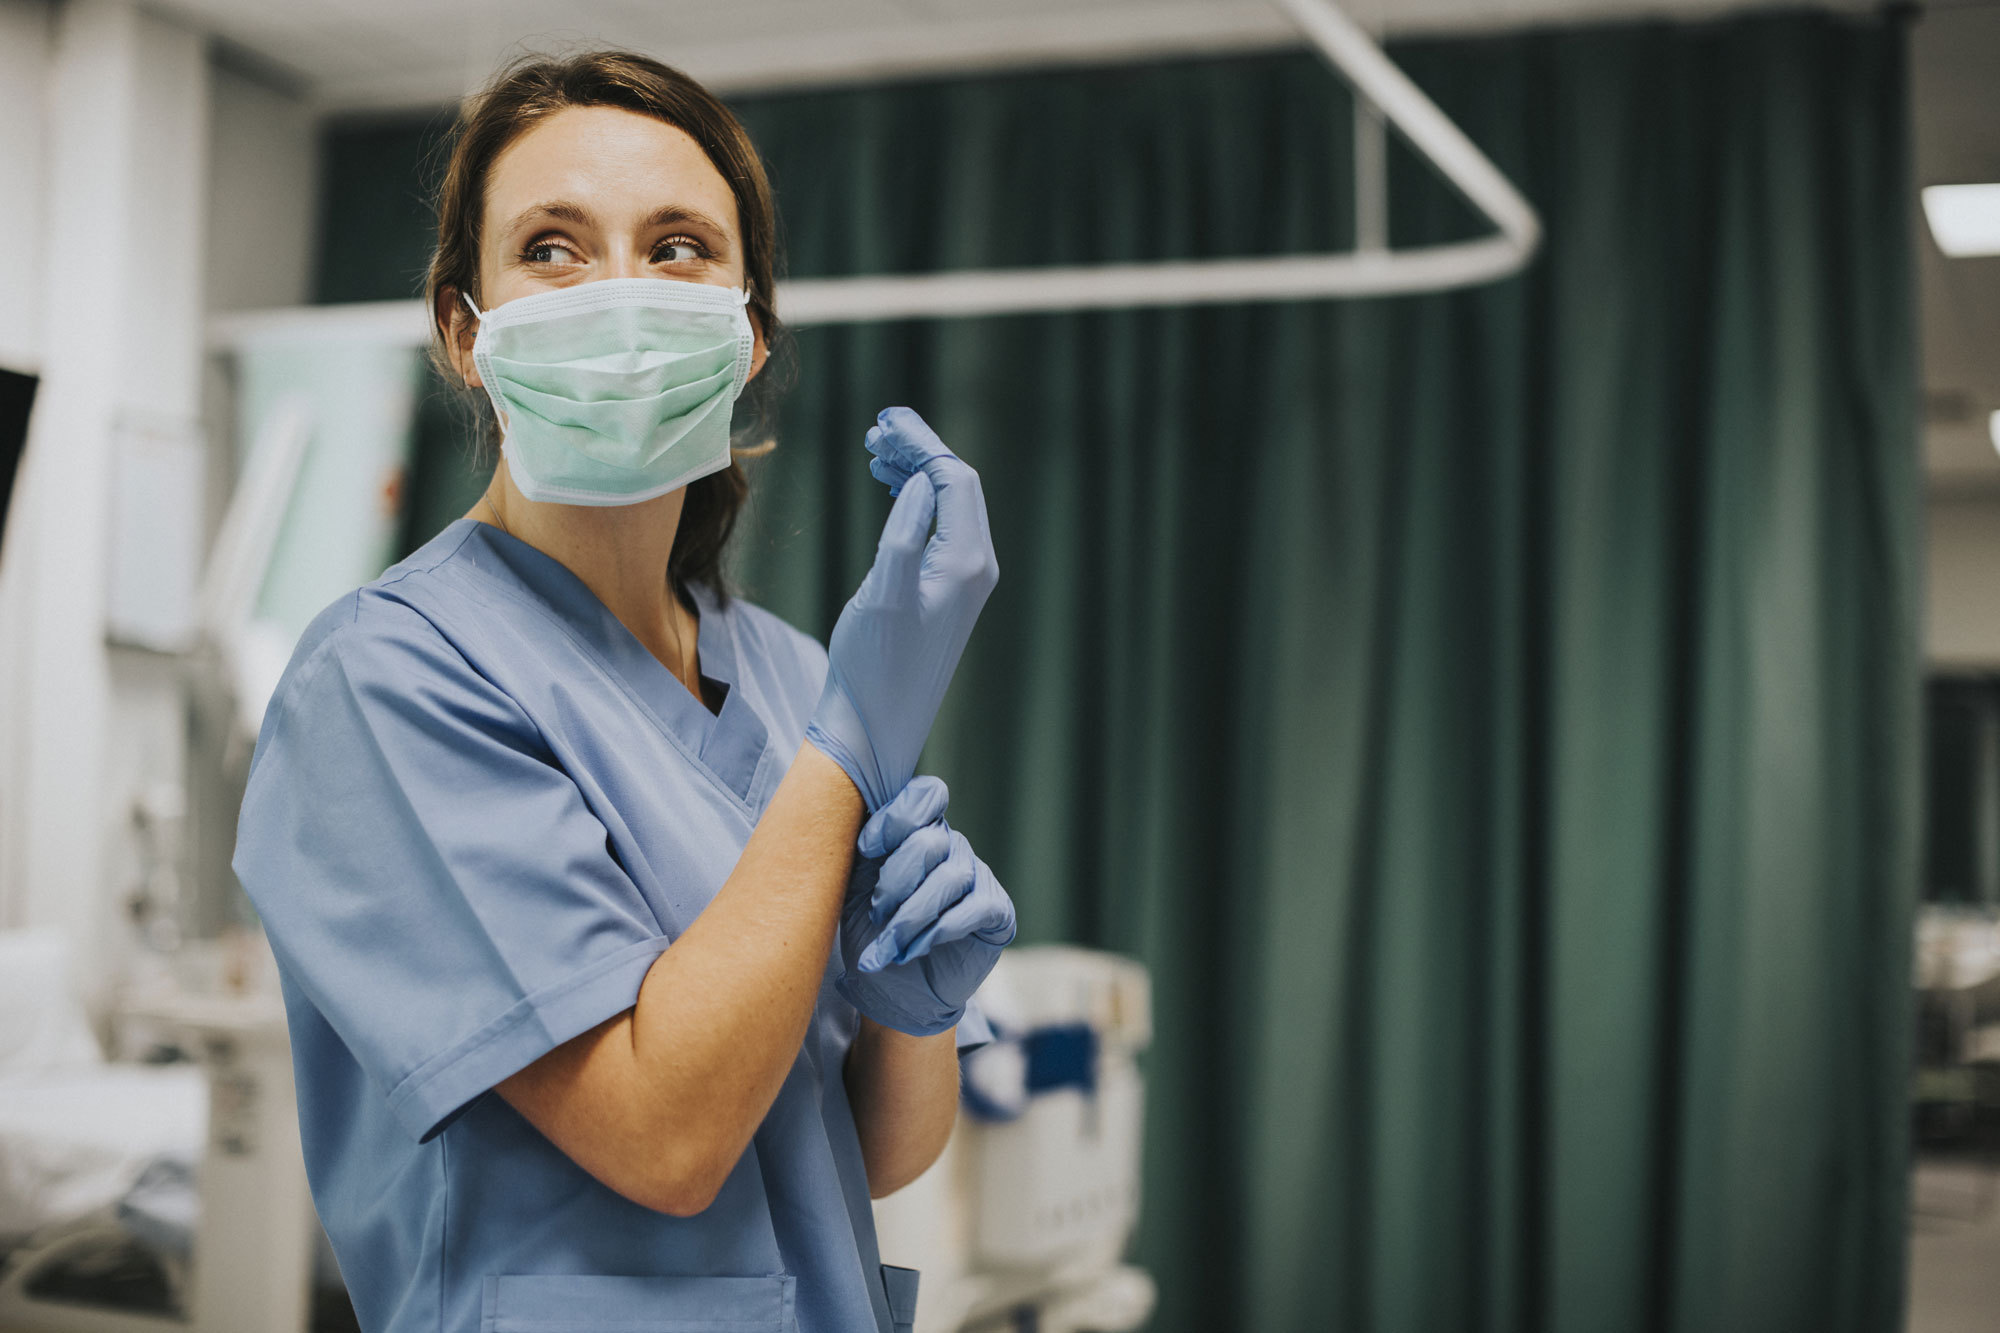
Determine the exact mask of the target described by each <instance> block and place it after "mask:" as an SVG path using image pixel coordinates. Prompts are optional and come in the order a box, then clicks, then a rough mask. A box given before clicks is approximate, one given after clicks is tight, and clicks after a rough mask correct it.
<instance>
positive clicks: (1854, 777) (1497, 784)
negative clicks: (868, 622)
mask: <svg viewBox="0 0 2000 1333" xmlns="http://www.w3.org/2000/svg"><path fill="white" fill-rule="evenodd" d="M1902 50H1903V42H1902V34H1901V31H1900V24H1899V23H1898V22H1897V21H1896V20H1893V19H1884V18H1872V17H1871V18H1836V17H1832V16H1826V15H1797V16H1784V17H1778V18H1760V19H1754V20H1747V21H1734V22H1730V23H1726V24H1722V25H1716V26H1704V27H1698V28H1679V27H1664V26H1635V27H1622V28H1616V29H1601V30H1594V31H1574V32H1548V33H1535V34H1530V35H1525V36H1512V37H1505V38H1498V39H1488V38H1482V39H1478V40H1458V41H1453V42H1437V43H1423V44H1408V45H1402V46H1399V47H1398V48H1397V49H1396V50H1395V52H1394V54H1395V55H1396V57H1397V58H1398V59H1399V60H1401V61H1402V62H1403V63H1404V65H1405V67H1406V68H1407V69H1408V70H1409V71H1410V73H1411V74H1412V75H1413V76H1414V77H1415V78H1416V79H1417V81H1418V82H1419V83H1421V84H1422V85H1423V86H1424V87H1425V88H1426V89H1427V90H1429V91H1430V92H1431V93H1432V94H1433V95H1434V96H1435V97H1436V98H1437V99H1438V100H1439V101H1440V103H1441V104H1442V105H1443V106H1444V108H1445V110H1446V111H1447V112H1448V113H1450V114H1451V115H1452V116H1453V117H1454V118H1455V119H1456V120H1457V121H1458V122H1459V123H1460V124H1461V125H1462V126H1464V127H1465V128H1466V129H1467V130H1468V132H1469V133H1470V134H1471V135H1472V136H1473V137H1474V138H1475V139H1476V140H1477V141H1478V142H1479V143H1480V144H1481V145H1482V146H1483V147H1485V148H1486V149H1487V150H1488V151H1490V152H1491V153H1492V154H1493V155H1494V157H1495V158H1496V159H1497V161H1498V162H1499V163H1500V165H1501V167H1502V168H1503V169H1504V170H1505V171H1507V172H1508V173H1509V175H1510V176H1512V177H1513V178H1514V179H1515V180H1516V181H1518V182H1520V183H1521V184H1522V186H1523V188H1524V189H1525V190H1526V192H1527V193H1528V194H1529V196H1530V197H1531V198H1532V199H1533V200H1534V201H1535V202H1536V204H1537V205H1538V206H1539V207H1540V208H1541V209H1542V210H1543V213H1544V217H1545V219H1546V221H1547V224H1548V242H1547V247H1546V250H1545V252H1544V254H1543V256H1542V258H1541V259H1540V260H1538V262H1537V263H1536V265H1535V267H1534V268H1533V270H1532V271H1531V272H1530V273H1529V274H1528V275H1526V276H1525V277H1523V278H1520V279H1516V280H1513V281H1510V282H1507V283H1504V284H1501V285H1498V286H1494V287H1489V288H1486V289H1483V290H1480V291H1476V292H1469V293H1460V294H1454V295H1442V296H1429V297H1420V298H1402V299H1395V300H1378V301H1366V302H1349V303H1321V304H1309V305H1242V306H1223V307H1212V308H1207V309H1180V310H1165V311H1148V312H1113V313H1090V314H1064V315H1049V316H1017V317H1008V318H997V319H983V320H975V321H958V322H936V323H924V322H915V323H907V324H895V325H886V326H874V327H857V328H841V329H823V330H806V331H803V332H801V334H800V335H799V339H798V350H799V353H800V363H801V364H800V374H799V380H798V383H797V385H796V388H795V389H794V391H793V393H792V395H791V398H790V400H789V404H788V407H787V410H786V412H785V415H784V418H783V422H782V431H781V444H780V448H779V450H778V452H777V453H776V454H775V455H773V456H772V457H771V458H770V459H768V460H767V461H766V462H765V463H764V464H762V465H761V467H760V471H759V474H758V477H757V482H756V484H757V488H758V496H757V500H756V506H757V507H756V511H755V521H754V523H753V525H752V530H751V531H750V533H749V534H748V535H747V537H746V539H745V541H744V544H743V547H742V550H741V558H740V560H739V568H740V570H741V573H742V575H743V579H744V582H745V584H746V586H747V587H748V589H749V590H750V592H751V594H752V595H753V596H755V597H757V598H759V599H760V600H762V601H764V602H765V603H766V604H768V605H770V606H772V607H773V608H774V609H775V610H777V611H779V612H780V613H781V614H784V615H786V616H788V617H789V618H791V619H792V620H793V621H794V622H795V623H798V624H800V625H802V626H805V627H807V628H809V629H811V630H813V631H815V632H817V633H822V634H823V633H824V632H825V631H826V630H827V629H828V628H829V627H830V625H831V624H832V621H833V618H834V616H835V615H836V614H837V612H838V609H839V607H840V605H841V603H842V602H843V601H844V600H845V598H846V596H847V595H848V593H849V592H851V591H852V589H853V587H854V586H855V584H856V582H857V581H858V580H859V578H860V575H861V573H862V571H863V570H864V569H865V568H866V565H867V561H868V557H869V555H870V553H871V551H872V548H873V544H874V540H875V537H876V534H877V531H878V530H879V526H880V523H881V519H882V516H883V514H884V513H885V511H886V500H885V498H884V497H883V496H882V494H881V493H880V490H879V488H878V487H877V486H876V485H875V484H874V483H873V482H871V481H870V480H869V479H868V477H867V474H866V471H865V470H864V466H863V465H864V463H865V461H866V458H865V455H864V454H863V452H862V448H861V435H862V432H863V431H864V430H865V428H866V427H867V426H868V424H869V422H870V419H871V418H872V416H873V414H874V413H875V411H876V410H877V409H878V408H880V407H882V406H883V405H885V404H888V403H909V404H911V405H913V406H915V407H917V408H918V409H919V410H920V411H922V412H923V413H924V414H925V415H926V416H927V417H928V418H929V419H930V420H931V421H932V422H933V423H934V424H936V425H937V427H938V428H939V430H940V431H941V433H942V434H943V435H944V437H945V438H946V439H947V440H948V441H950V442H951V443H952V444H953V446H954V447H955V448H956V449H958V450H959V451H960V452H961V453H963V454H964V455H965V456H966V457H967V458H969V459H971V460H972V461H973V462H974V463H975V465H976V466H977V467H978V468H979V469H980V472H981V475H982V477H983V478H984V479H985V483H986V488H987V494H988V497H989V501H990V504H991V509H992V515H993V523H994V529H995V540H996V543H997V546H998V550H999V555H1000V562H1001V568H1002V578H1001V583H1000V587H999V590H998V591H997V592H996V594H995V595H994V597H993V600H992V602H991V603H990V604H989V608H988V610H987V612H986V614H985V617H984V619H983V620H982V621H981V623H980V626H979V629H978V632H977V633H976V635H975V637H974V639H973V643H972V647H971V650H970V653H969V655H968V657H967V659H966V663H965V666H964V667H963V669H962V670H961V672H960V675H959V677H958V680H957V682H956V684H955V685H954V686H953V692H952V696H951V698H950V700H949V701H948V702H947V705H946V712H945V715H944V716H943V717H942V719H941V720H940V722H939V725H938V729H937V732H936V734H935V737H934V739H933V742H932V745H931V749H930V751H929V754H928V763H927V767H929V768H930V769H932V770H934V771H937V772H939V773H941V774H943V775H944V776H946V777H947V779H948V780H949V781H950V782H951V784H952V788H953V792H954V801H953V815H954V818H955V819H956V821H957V822H958V824H959V825H960V826H961V827H963V828H964V829H965V830H966V832H967V833H968V835H969V836H970V837H971V838H972V840H973V843H974V845H975V846H976V847H978V848H979V849H980V850H981V852H982V853H983V855H984V856H985V857H986V858H987V859H988V860H989V861H990V862H991V863H992V864H993V865H994V867H995V868H996V870H997V872H998V873H999V875H1000V877H1001V879H1002V880H1003V882H1004V883H1006V885H1007V886H1008V888H1009V889H1010V891H1011V892H1012V893H1013V894H1014V896H1015V898H1016V900H1017V901H1018V903H1019V904H1020V907H1021V912H1022V919H1023V938H1024V939H1030V940H1074V941H1079V942H1082V943H1086V944H1090V945H1096V946H1101V947H1105V948H1110V949H1116V950H1120V951H1123V952H1126V953H1130V954H1133V955H1135V956H1137V957H1139V958H1141V959H1143V960H1144V961H1145V962H1146V963H1147V964H1148V965H1149V966H1150V967H1151V969H1152V972H1153V978H1154V984H1155V987H1156V992H1155V994H1156V1003H1157V1014H1156V1020H1157V1025H1158V1033H1159V1036H1158V1041H1157V1045H1156V1047H1155V1049H1154V1050H1153V1052H1152V1054H1151V1055H1150V1056H1149V1060H1148V1074H1149V1080H1150V1082H1149V1093H1150V1098H1151V1102H1150V1110H1149V1121H1148V1133H1149V1135H1150V1138H1149V1141H1148V1144H1147V1151H1146V1177H1145V1200H1144V1217H1145V1220H1144V1224H1143V1231H1142V1235H1141V1237H1140V1241H1139V1245H1138V1254H1137V1258H1138V1260H1139V1261H1140V1262H1142V1263H1144V1264H1145V1265H1146V1266H1147V1267H1148V1268H1149V1269H1150V1270H1151V1271H1152V1272H1153V1274H1154V1275H1155V1276H1156V1277H1157V1278H1158V1280H1159V1283H1160V1289H1161V1308H1160V1312H1159V1314H1158V1316H1157V1318H1156V1319H1155V1321H1154V1324H1153V1327H1155V1328H1157V1329H1160V1330H1175V1331H1179V1330H1189V1331H1190V1333H1192V1331H1193V1330H1213V1329H1243V1330H1252V1329H1254V1330H1259V1331H1260V1333H1265V1331H1276V1330H1321V1329H1329V1330H1330V1329H1338V1330H1342V1331H1343V1333H1364V1331H1365V1330H1385V1331H1388V1330H1393V1331H1396V1333H1401V1331H1402V1330H1454V1331H1456V1330H1496V1331H1498V1330H1512V1331H1518V1333H1539V1331H1540V1330H1545V1329H1546V1330H1575V1331H1576V1333H1617V1331H1620V1330H1634V1331H1635V1333H1636V1331H1639V1330H1683V1331H1685V1333H1718V1331H1720V1330H1737V1329H1740V1330H1746V1331H1754V1333H1783V1331H1784V1330H1800V1331H1801V1333H1804V1331H1805V1330H1813V1331H1814V1333H1821V1331H1825V1330H1850V1329H1851V1330H1881V1331H1884V1333H1886V1331H1887V1330H1890V1329H1893V1328H1895V1327H1897V1326H1898V1325H1899V1323H1900V1308H1901V1251H1902V1235H1903V1192H1904V1182H1903V1169H1904V1161H1903V1149H1902V1140H1903V1132H1904V1131H1903V1123H1904V1121H1903V1102H1902V1097H1903V1082H1904V1060H1905V1056H1904V1051H1905V1037H1904V1026H1905V1002H1904V992H1905V980H1906V978H1905V967H1906V962H1905V955H1906V954H1907V952H1908V949H1909V945H1908V932H1907V919H1908V914H1909V909H1910V902H1911V899H1912V896H1913V892H1914V884H1915V879H1916V852H1915V837H1914V834H1915V828H1916V818H1915V815H1916V811H1915V805H1914V799H1913V798H1914V789H1915V775H1916V764H1915V742H1916V737H1917V714H1916V701H1917V688H1918V685H1917V660H1916V642H1917V637H1916V627H1915V615H1916V601H1915V599H1914V589H1915V579H1916V573H1915V569H1916V558H1917V552H1918V539H1917V527H1916V521H1915V520H1916V514H1917V504H1918V490H1917V478H1916V464H1915V453H1914V446H1913V422H1914V415H1913V407H1912V401H1913V389H1912V383H1913V371H1912V353H1911V331H1910V313H1909V304H1910V281H1909V277H1908V273H1907V271H1906V264H1907V260H1906V254H1907V250H1908V237H1907V234H1906V224H1907V211H1908V207H1909V191H1908V188H1907V171H1906V163H1905V160H1904V137H1905V109H1904V92H1903V84H1902ZM742 110H743V112H744V114H745V116H746V118H747V120H748V122H749V124H750V126H751V130H752V133H753V134H754V135H755V136H756V138H757V140H758V142H759V143H760V145H761V146H762V147H763V149H764V151H765V152H766V153H767V155H768V156H769V159H770V162H771V166H772V169H773V173H774V177H775V180H776V183H777V186H778V190H779V194H780V208H781V212H782V215H783V218H784V223H785V227H786V235H787V241H788V244H789V248H790V256H791V270H792V273H793V274H794V275H795V276H806V275H817V274H832V273H848V272H888V271H907V270H912V269H935V268H950V267H959V266H967V265H988V264H1050V263H1068V262H1087V261H1093V260H1133V259H1146V258H1155V257H1178V256H1194V255H1207V254H1229V253H1265V252H1277V251H1296V250H1304V249H1308V248H1313V247H1323V246H1331V245H1343V244H1345V243H1346V242H1347V240H1348V238H1349V235H1350V228H1349V225H1348V222H1347V219H1348V217H1349V216H1350V214H1351V206H1350V204H1349V201H1348V184H1347V182H1348V178H1349V168H1348V161H1349V152H1350V147H1349V144H1350V129H1349V115H1350V112H1349V103H1348V100H1347V96H1346V94H1345V92H1344V91H1343V89H1342V87H1341V85H1339V84H1338V83H1337V81H1336V80H1335V79H1334V78H1333V77H1332V76H1331V75H1330V74H1329V73H1328V72H1326V70H1325V69H1324V68H1323V67H1322V66H1321V65H1319V64H1318V63H1317V62H1316V61H1315V60H1313V59H1312V58H1309V57H1307V56H1304V55H1289V54H1288V55H1275V56H1261V57H1256V58H1247V59H1230V60H1219V61H1208V62H1200V63H1185V64H1168V65H1158V66H1149V67H1144V68H1130V69H1105V70H1086V71H1066V72H1060V73H1039V74H1034V75H1030V76H1009V77H989V78H980V79H976V80H968V81H959V82H952V83H944V84H915V85H901V86H894V87H887V88H880V89H871V90H862V91H852V90H848V91H837V92H828V93H815V94H810V95H790V96H782V97H771V98H766V99H758V100H754V101H749V102H747V103H745V104H743V106H742ZM1399 172H1400V174H1399V175H1397V177H1396V178H1395V180H1394V186H1395V189H1394V228H1395V237H1396V240H1397V241H1398V242H1399V243H1409V242H1415V241H1420V240H1428V239H1437V238H1444V237H1453V236H1462V235H1466V234H1469V233H1470V232H1471V231H1472V230H1473V229H1474V223H1473V222H1472V220H1471V219H1470V218H1469V217H1468V216H1467V214H1466V212H1465V210H1464V209H1463V208H1462V207H1461V206H1459V205H1458V204H1456V203H1455V202H1454V201H1452V200H1450V199H1449V198H1447V197H1446V196H1445V195H1444V193H1443V191H1442V190H1441V189H1440V188H1439V187H1438V186H1437V185H1436V183H1435V182H1434V181H1432V180H1431V179H1429V177H1428V175H1427V173H1426V172H1425V170H1424V169H1423V168H1422V167H1421V166H1420V165H1416V164H1414V163H1403V164H1400V166H1399Z"/></svg>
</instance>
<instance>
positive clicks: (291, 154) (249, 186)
mask: <svg viewBox="0 0 2000 1333" xmlns="http://www.w3.org/2000/svg"><path fill="white" fill-rule="evenodd" d="M210 106H211V138H210V155H209V182H210V185H209V214H208V251H207V254H208V262H207V269H208V304H209V308H210V309H211V310H259V309H264V308H266V307H270V306H288V305H304V304H305V303H306V302H307V300H309V299H310V298H311V295H312V292H311V284H312V254H313V244H314V235H315V228H316V225H317V221H318V213H319V201H318V188H319V121H318V117H317V116H316V115H315V114H314V112H313V110H312V108H311V107H310V106H308V105H307V103H306V101H305V100H304V98H303V97H302V96H301V95H300V94H299V92H298V91H297V90H294V89H287V88H284V87H282V86H280V85H279V83H278V81H277V80H275V79H272V78H270V77H268V76H263V75H260V74H259V72H258V71H256V70H253V69H249V68H246V67H245V66H244V65H243V64H242V63H241V62H238V61H233V60H230V59H226V58H225V59H220V60H218V61H217V62H216V63H215V65H214V68H213V72H212V83H211V101H210Z"/></svg>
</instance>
